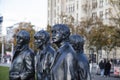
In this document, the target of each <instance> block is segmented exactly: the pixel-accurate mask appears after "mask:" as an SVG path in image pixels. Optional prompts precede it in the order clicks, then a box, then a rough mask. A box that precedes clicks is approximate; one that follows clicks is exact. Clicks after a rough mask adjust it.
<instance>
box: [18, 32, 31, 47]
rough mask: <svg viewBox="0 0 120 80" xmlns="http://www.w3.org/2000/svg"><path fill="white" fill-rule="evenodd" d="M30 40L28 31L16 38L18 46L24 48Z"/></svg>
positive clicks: (19, 33) (20, 33)
mask: <svg viewBox="0 0 120 80" xmlns="http://www.w3.org/2000/svg"><path fill="white" fill-rule="evenodd" d="M29 40H30V35H29V33H28V32H27V31H25V30H21V31H20V32H18V34H17V36H16V41H17V46H20V47H22V46H23V45H25V44H28V43H29Z"/></svg>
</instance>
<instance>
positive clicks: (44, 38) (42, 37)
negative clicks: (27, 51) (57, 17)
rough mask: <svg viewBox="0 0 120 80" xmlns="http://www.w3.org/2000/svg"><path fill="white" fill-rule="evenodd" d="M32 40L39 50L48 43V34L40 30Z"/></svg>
mask: <svg viewBox="0 0 120 80" xmlns="http://www.w3.org/2000/svg"><path fill="white" fill-rule="evenodd" d="M34 39H35V44H36V47H37V48H38V49H39V48H42V47H43V45H46V44H47V42H49V39H50V35H49V33H48V32H46V31H44V30H40V31H38V32H37V33H36V34H35V35H34Z"/></svg>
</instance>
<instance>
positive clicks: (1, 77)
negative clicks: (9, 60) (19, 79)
mask: <svg viewBox="0 0 120 80" xmlns="http://www.w3.org/2000/svg"><path fill="white" fill-rule="evenodd" d="M8 74H9V67H2V66H0V80H9V78H8Z"/></svg>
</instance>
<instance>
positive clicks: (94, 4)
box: [92, 0, 97, 9]
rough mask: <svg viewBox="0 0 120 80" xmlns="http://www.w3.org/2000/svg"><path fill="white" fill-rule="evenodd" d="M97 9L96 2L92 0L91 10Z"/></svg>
mask: <svg viewBox="0 0 120 80" xmlns="http://www.w3.org/2000/svg"><path fill="white" fill-rule="evenodd" d="M95 8H97V0H92V9H95Z"/></svg>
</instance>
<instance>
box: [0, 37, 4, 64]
mask: <svg viewBox="0 0 120 80" xmlns="http://www.w3.org/2000/svg"><path fill="white" fill-rule="evenodd" d="M1 59H2V61H1V62H2V63H4V36H2V56H1Z"/></svg>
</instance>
